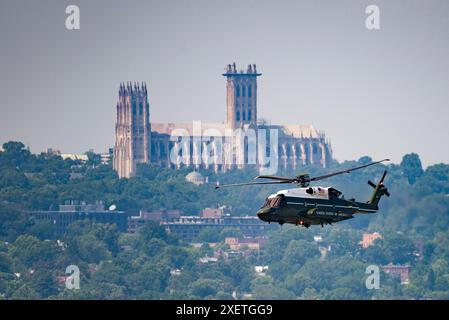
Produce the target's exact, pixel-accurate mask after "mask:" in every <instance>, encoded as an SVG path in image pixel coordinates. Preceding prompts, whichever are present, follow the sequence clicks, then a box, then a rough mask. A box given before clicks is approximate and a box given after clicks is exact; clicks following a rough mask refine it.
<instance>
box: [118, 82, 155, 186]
mask: <svg viewBox="0 0 449 320" xmlns="http://www.w3.org/2000/svg"><path fill="white" fill-rule="evenodd" d="M150 148H151V128H150V107H149V103H148V94H147V86H146V84H144V83H142V84H141V86H140V87H139V85H138V84H136V83H134V86H133V85H132V84H131V83H128V84H127V85H126V86H125V84H120V89H119V100H118V103H117V120H116V125H115V148H114V159H113V166H114V170H115V171H117V173H118V175H119V177H120V178H129V177H131V176H133V175H134V174H135V173H136V164H137V163H149V162H150V155H151V150H150Z"/></svg>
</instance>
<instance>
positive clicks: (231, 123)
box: [223, 62, 261, 129]
mask: <svg viewBox="0 0 449 320" xmlns="http://www.w3.org/2000/svg"><path fill="white" fill-rule="evenodd" d="M260 75H261V73H257V70H256V65H255V64H253V65H248V69H247V70H246V73H245V72H244V71H243V70H241V71H237V70H236V67H235V62H234V63H233V64H232V65H230V64H228V66H227V67H226V72H225V73H224V74H223V76H225V77H226V78H227V85H226V105H227V108H226V109H227V125H228V127H229V128H232V129H235V128H240V127H241V126H243V125H244V124H253V125H256V124H257V77H258V76H260Z"/></svg>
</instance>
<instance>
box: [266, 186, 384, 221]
mask: <svg viewBox="0 0 449 320" xmlns="http://www.w3.org/2000/svg"><path fill="white" fill-rule="evenodd" d="M341 195H342V193H341V192H340V191H338V190H336V189H335V188H332V187H305V188H293V189H287V190H281V191H278V192H277V193H275V194H272V195H270V196H269V197H268V198H267V199H266V201H265V203H264V205H263V206H262V207H261V208H260V210H259V211H258V212H257V216H258V217H259V218H260V219H261V220H263V221H266V222H269V223H271V222H276V223H279V224H281V225H282V224H284V223H290V224H295V225H303V226H305V227H309V226H310V225H324V224H332V223H334V222H339V221H343V220H347V219H352V218H353V215H354V214H356V213H357V214H367V213H375V212H377V211H378V209H379V208H378V206H377V204H373V203H365V202H357V201H355V200H354V199H349V200H346V199H344V197H342V196H341Z"/></svg>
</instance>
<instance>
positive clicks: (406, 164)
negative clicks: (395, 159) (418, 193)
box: [401, 153, 424, 184]
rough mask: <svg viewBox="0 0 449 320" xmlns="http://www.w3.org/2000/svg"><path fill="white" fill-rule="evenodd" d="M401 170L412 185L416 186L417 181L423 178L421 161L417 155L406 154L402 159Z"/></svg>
mask: <svg viewBox="0 0 449 320" xmlns="http://www.w3.org/2000/svg"><path fill="white" fill-rule="evenodd" d="M401 168H402V172H403V174H404V176H406V177H407V179H408V182H409V183H410V184H414V183H415V181H416V179H418V178H419V177H421V176H422V175H423V173H424V171H423V168H422V164H421V160H420V159H419V156H418V155H417V154H416V153H410V154H406V155H405V156H404V157H402V162H401Z"/></svg>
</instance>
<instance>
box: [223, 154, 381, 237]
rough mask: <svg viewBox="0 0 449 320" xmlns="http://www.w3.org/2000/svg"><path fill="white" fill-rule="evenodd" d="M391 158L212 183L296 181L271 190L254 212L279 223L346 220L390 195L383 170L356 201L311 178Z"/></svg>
mask: <svg viewBox="0 0 449 320" xmlns="http://www.w3.org/2000/svg"><path fill="white" fill-rule="evenodd" d="M384 161H390V159H383V160H380V161H375V162H371V163H368V164H365V165H362V166H358V167H354V168H350V169H346V170H341V171H337V172H333V173H329V174H326V175H322V176H317V177H310V175H309V174H307V173H301V174H298V175H297V176H295V177H293V178H288V177H280V176H272V175H261V176H257V177H255V178H254V179H270V180H275V181H262V182H261V181H257V182H246V183H234V184H225V185H221V186H220V185H219V184H217V186H216V187H215V189H218V188H223V187H237V186H247V185H265V184H289V183H293V184H296V185H297V187H296V188H292V189H286V190H280V191H278V192H277V193H275V194H271V195H270V196H268V197H267V198H266V200H265V203H264V204H263V205H262V207H261V208H260V209H259V211H257V216H258V217H259V219H261V220H262V221H265V222H268V223H271V222H275V223H276V222H277V223H279V224H280V225H281V226H282V225H283V224H284V223H289V224H294V225H297V226H304V227H306V228H309V227H310V226H311V225H321V227H323V226H324V225H325V224H326V225H327V224H329V225H332V223H335V222H339V221H343V220H348V219H352V218H354V214H369V213H375V212H377V211H378V210H379V206H378V205H379V201H380V199H381V198H382V196H384V195H386V196H387V197H389V196H390V193H389V192H388V189H387V188H386V187H385V186H384V180H385V176H386V175H387V171H386V170H385V171H384V173H383V175H382V178H381V179H380V180H379V182H378V183H377V184H374V183H373V182H372V181H368V184H369V185H370V186H371V187H372V188H374V192H373V194H372V196H371V198H370V199H369V200H368V201H367V202H358V201H356V200H355V199H345V198H344V196H343V194H342V192H340V191H338V190H337V189H335V188H333V187H312V186H310V183H311V182H314V181H318V180H323V179H327V178H330V177H333V176H336V175H339V174H344V173H350V172H352V171H355V170H359V169H362V168H366V167H369V166H372V165H375V164H378V163H381V162H384Z"/></svg>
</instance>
